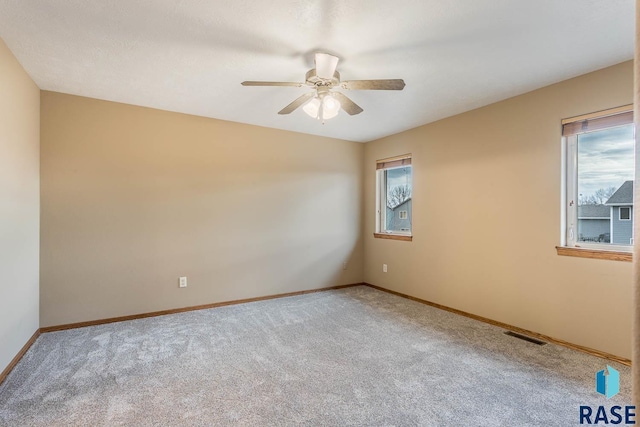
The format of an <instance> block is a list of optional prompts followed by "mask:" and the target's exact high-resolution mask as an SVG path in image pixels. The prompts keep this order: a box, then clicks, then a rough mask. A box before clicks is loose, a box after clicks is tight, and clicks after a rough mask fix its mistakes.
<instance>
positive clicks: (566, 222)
mask: <svg viewBox="0 0 640 427" xmlns="http://www.w3.org/2000/svg"><path fill="white" fill-rule="evenodd" d="M629 112H631V113H633V105H626V106H622V107H617V108H613V109H610V110H605V111H600V112H597V113H591V114H585V115H582V116H578V117H574V118H570V119H564V120H562V125H563V135H562V144H561V149H562V154H561V162H562V183H561V213H560V214H561V236H560V246H558V247H556V248H557V250H558V255H569V256H579V257H586V258H600V259H613V260H621V261H630V260H631V254H632V253H633V246H629V245H614V244H610V243H597V242H580V241H578V236H577V232H578V199H579V198H578V188H577V185H578V135H580V134H583V133H586V132H591V131H597V130H604V129H612V128H615V127H619V126H628V125H629V124H634V121H633V120H632V121H631V122H626V123H620V124H613V125H609V126H607V125H605V126H604V127H598V128H595V129H589V130H586V131H584V132H575V133H571V134H565V132H564V127H565V126H567V125H569V126H573V127H574V128H575V126H576V123H578V122H581V124H582V128H583V129H585V128H586V127H587V126H586V124H587V122H588V121H589V120H592V121H594V122H595V123H596V124H597V123H598V121H599V120H601V121H603V122H604V121H605V120H607V121H609V120H611V119H612V118H613V116H616V115H621V114H628V113H629ZM621 117H622V116H621ZM614 121H615V120H614ZM630 212H631V211H630ZM613 219H614V218H613V217H611V219H610V221H611V225H613ZM631 219H632V218H630V219H628V220H623V221H631ZM581 250H582V251H585V252H590V253H594V252H600V253H602V254H603V255H602V256H586V255H584V254H579V252H580V251H581ZM607 254H611V256H610V257H609V256H608V255H607Z"/></svg>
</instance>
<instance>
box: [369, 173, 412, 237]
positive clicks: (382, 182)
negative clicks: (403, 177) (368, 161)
mask: <svg viewBox="0 0 640 427" xmlns="http://www.w3.org/2000/svg"><path fill="white" fill-rule="evenodd" d="M409 166H410V167H411V188H413V165H409ZM403 167H407V166H398V167H395V168H387V169H376V187H377V190H378V191H376V233H378V234H391V235H398V236H412V235H413V224H411V230H410V231H401V230H385V229H383V226H382V224H386V223H387V209H386V203H385V206H384V207H383V206H382V201H383V200H385V202H386V190H387V182H386V179H385V174H384V171H387V170H390V169H399V168H403Z"/></svg>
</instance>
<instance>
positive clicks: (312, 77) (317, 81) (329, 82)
mask: <svg viewBox="0 0 640 427" xmlns="http://www.w3.org/2000/svg"><path fill="white" fill-rule="evenodd" d="M305 83H306V84H308V85H309V86H316V87H319V86H329V87H331V86H338V85H339V84H340V73H339V72H337V71H334V73H333V78H332V79H323V78H321V77H318V74H317V73H316V69H315V68H313V69H311V70H309V71H307V74H306V76H305Z"/></svg>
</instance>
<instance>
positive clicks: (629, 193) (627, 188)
mask: <svg viewBox="0 0 640 427" xmlns="http://www.w3.org/2000/svg"><path fill="white" fill-rule="evenodd" d="M606 204H607V205H631V204H633V181H625V183H624V184H622V185H621V186H620V188H618V189H617V190H616V192H615V193H613V195H611V197H609V200H607V203H606Z"/></svg>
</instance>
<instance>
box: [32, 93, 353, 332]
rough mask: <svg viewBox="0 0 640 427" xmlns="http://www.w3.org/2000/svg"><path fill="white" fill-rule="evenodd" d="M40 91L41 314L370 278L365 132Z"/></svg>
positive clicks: (101, 312)
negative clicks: (328, 133) (285, 127)
mask: <svg viewBox="0 0 640 427" xmlns="http://www.w3.org/2000/svg"><path fill="white" fill-rule="evenodd" d="M41 102H42V108H41V115H42V141H41V143H42V155H41V162H42V169H41V173H42V236H41V238H42V247H41V252H42V262H41V269H42V270H41V271H42V280H41V325H42V326H51V325H57V324H64V323H70V322H79V321H87V320H92V319H101V318H106V317H113V316H122V315H129V314H137V313H144V312H149V311H155V310H163V309H170V308H178V307H186V306H193V305H199V304H207V303H214V302H219V301H227V300H234V299H240V298H250V297H257V296H262V295H270V294H278V293H284V292H292V291H299V290H306V289H314V288H322V287H328V286H332V285H340V284H348V283H357V282H361V281H362V273H363V270H362V269H363V259H362V253H363V251H362V242H361V229H362V226H361V222H362V194H363V191H362V177H363V172H362V160H363V151H364V146H363V145H362V144H358V143H353V142H347V141H341V140H335V139H329V138H320V137H315V136H309V135H303V134H298V133H293V132H285V131H279V130H274V129H267V128H261V127H257V126H250V125H243V124H238V123H231V122H224V121H220V120H213V119H206V118H201V117H194V116H188V115H183V114H177V113H170V112H165V111H159V110H152V109H148V108H141V107H135V106H130V105H124V104H117V103H112V102H106V101H99V100H95V99H89V98H81V97H76V96H71V95H63V94H60V93H53V92H42V99H41ZM345 262H346V263H347V268H346V270H345V269H343V263H345ZM179 276H187V277H188V280H189V285H188V287H187V288H186V289H180V288H178V277H179Z"/></svg>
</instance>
